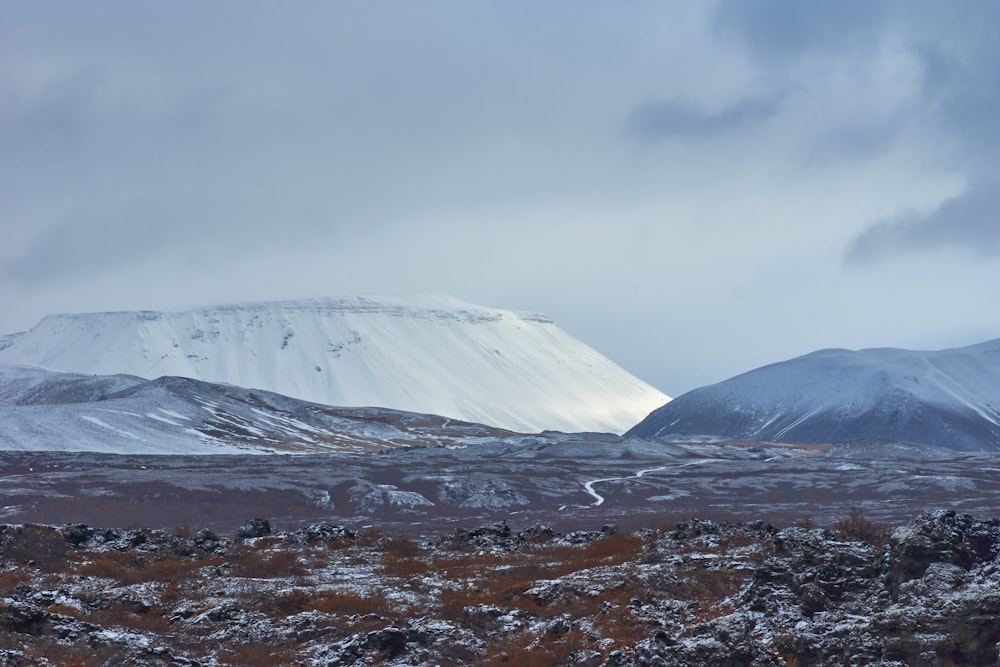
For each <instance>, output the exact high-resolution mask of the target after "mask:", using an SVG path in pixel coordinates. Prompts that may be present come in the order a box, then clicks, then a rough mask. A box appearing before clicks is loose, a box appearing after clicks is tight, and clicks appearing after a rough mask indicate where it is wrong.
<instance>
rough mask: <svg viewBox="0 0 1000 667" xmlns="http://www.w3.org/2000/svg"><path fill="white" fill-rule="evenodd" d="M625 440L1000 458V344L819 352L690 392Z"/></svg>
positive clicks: (649, 419)
mask: <svg viewBox="0 0 1000 667" xmlns="http://www.w3.org/2000/svg"><path fill="white" fill-rule="evenodd" d="M629 434H631V435H639V436H647V437H667V436H675V435H680V434H713V435H723V436H727V437H732V438H745V439H748V440H762V441H771V442H817V443H831V442H843V441H851V440H866V439H878V438H883V439H890V440H897V441H906V442H912V443H919V444H925V445H933V446H938V447H947V448H950V449H958V450H965V451H978V450H1000V339H998V340H993V341H988V342H986V343H981V344H978V345H972V346H970V347H964V348H957V349H951V350H943V351H939V352H914V351H909V350H899V349H870V350H860V351H856V352H854V351H849V350H821V351H819V352H814V353H812V354H807V355H805V356H802V357H798V358H796V359H791V360H789V361H784V362H780V363H777V364H772V365H770V366H764V367H763V368H758V369H756V370H753V371H750V372H749V373H744V374H743V375H739V376H737V377H734V378H731V379H729V380H725V381H724V382H720V383H718V384H714V385H711V386H708V387H702V388H700V389H695V390H694V391H691V392H688V393H687V394H684V395H682V396H679V397H678V398H676V399H674V400H673V401H671V402H670V403H668V404H667V405H665V406H663V407H661V408H659V409H657V410H655V411H653V413H652V414H650V415H649V416H648V417H646V419H644V420H643V421H642V422H641V423H639V424H638V425H637V426H636V427H635V428H633V429H632V430H631V431H629Z"/></svg>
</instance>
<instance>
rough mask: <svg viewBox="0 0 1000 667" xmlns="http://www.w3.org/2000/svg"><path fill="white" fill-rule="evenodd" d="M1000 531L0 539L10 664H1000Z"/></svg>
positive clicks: (258, 525)
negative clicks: (999, 662) (999, 556)
mask: <svg viewBox="0 0 1000 667" xmlns="http://www.w3.org/2000/svg"><path fill="white" fill-rule="evenodd" d="M998 554H1000V522H997V521H996V520H990V521H981V520H977V519H974V518H972V517H971V516H969V515H963V514H956V513H954V512H948V511H936V512H930V513H924V514H923V515H921V516H920V517H919V518H917V519H916V520H915V521H914V522H912V523H910V524H908V525H903V526H900V527H897V528H894V529H888V528H885V527H883V526H881V525H878V524H875V523H873V522H871V521H869V520H868V518H866V517H865V515H864V514H863V513H862V512H861V511H854V512H851V513H850V514H848V515H846V516H844V517H843V518H842V519H841V520H839V521H837V522H836V523H835V524H833V525H831V526H829V527H827V528H815V527H811V526H810V525H809V524H808V522H806V521H803V522H800V525H796V526H788V527H777V526H774V525H771V524H769V523H765V522H763V521H753V522H715V521H708V520H690V521H684V522H681V523H679V524H676V525H672V526H650V527H648V528H645V529H641V530H638V531H634V532H629V531H626V530H615V529H614V528H613V527H611V526H605V527H604V528H602V529H600V530H594V531H573V532H567V533H559V532H555V531H553V530H552V529H549V528H546V527H544V526H533V527H529V528H526V529H524V530H519V531H515V530H512V529H511V528H510V527H509V526H508V525H507V524H505V523H494V524H489V525H485V526H482V527H480V528H476V529H454V530H452V531H450V532H447V533H445V534H437V535H434V534H427V535H424V536H422V537H419V538H417V537H405V536H403V535H401V534H382V533H380V532H378V531H377V530H374V529H369V530H366V531H363V532H362V531H355V530H351V529H346V528H343V527H338V526H335V525H332V524H315V525H312V526H309V527H306V528H300V529H296V530H293V531H289V532H280V533H278V532H276V533H272V532H271V528H270V525H269V524H268V522H266V521H263V520H255V521H251V522H248V523H247V524H246V525H245V526H243V527H242V528H240V529H239V530H238V531H236V532H235V534H232V535H217V534H215V533H212V532H209V531H208V530H199V531H194V530H192V529H189V528H188V527H186V526H180V527H177V528H175V529H173V530H170V531H161V530H149V529H128V530H125V529H103V530H102V529H96V528H92V527H89V526H86V525H80V524H73V525H64V526H60V527H50V526H40V525H32V524H27V525H5V526H0V563H2V569H0V665H129V664H131V665H296V664H301V665H453V664H477V665H490V664H509V665H560V664H564V665H593V666H598V665H604V666H608V667H610V666H633V665H634V666H638V665H727V666H729V665H732V666H735V665H744V666H749V665H776V666H777V665H781V666H785V665H899V666H902V665H927V666H931V665H996V664H998V642H1000V561H998Z"/></svg>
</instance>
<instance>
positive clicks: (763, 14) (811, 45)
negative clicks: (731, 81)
mask: <svg viewBox="0 0 1000 667" xmlns="http://www.w3.org/2000/svg"><path fill="white" fill-rule="evenodd" d="M893 5H894V3H893V2H891V1H880V2H879V1H877V2H872V1H871V0H838V1H837V2H800V1H798V0H741V1H739V2H722V3H720V4H719V6H718V10H717V12H716V14H715V25H716V27H717V28H718V29H719V30H720V31H721V32H722V34H724V35H727V36H733V37H735V38H736V39H737V40H739V41H740V42H741V43H742V44H744V45H746V46H747V47H748V48H749V49H750V50H751V51H752V52H753V53H754V54H755V55H757V56H760V57H764V58H768V59H787V58H790V57H794V56H798V55H802V54H804V53H807V52H810V51H816V50H824V51H838V50H840V51H842V50H843V49H844V48H845V47H851V46H854V45H857V44H860V43H862V42H864V41H867V40H871V39H876V38H878V37H879V36H880V32H881V28H882V25H883V23H884V22H885V20H886V19H887V18H889V17H891V16H892V7H893Z"/></svg>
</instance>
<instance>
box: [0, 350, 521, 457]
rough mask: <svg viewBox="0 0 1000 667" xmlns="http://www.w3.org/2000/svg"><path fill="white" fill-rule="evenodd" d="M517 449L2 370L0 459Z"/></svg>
mask: <svg viewBox="0 0 1000 667" xmlns="http://www.w3.org/2000/svg"><path fill="white" fill-rule="evenodd" d="M508 438H513V439H514V440H517V436H514V435H513V434H511V433H509V432H507V431H503V430H500V429H496V428H492V427H488V426H483V425H480V424H469V423H466V422H460V421H456V420H452V419H449V418H447V417H438V416H435V415H421V414H414V413H408V412H401V411H398V410H388V409H384V408H334V407H330V406H325V405H317V404H315V403H308V402H306V401H300V400H297V399H293V398H288V397H287V396H281V395H279V394H273V393H270V392H264V391H254V390H250V389H243V388H241V387H233V386H231V385H222V384H212V383H209V382H202V381H199V380H192V379H189V378H178V377H161V378H158V379H156V380H152V381H149V380H143V379H142V378H138V377H134V376H127V375H116V376H89V375H74V374H69V373H56V372H52V371H45V370H41V369H38V368H29V367H25V366H11V365H6V364H0V450H5V451H72V452H81V451H90V452H110V453H116V454H237V453H240V454H247V453H250V454H254V453H309V452H372V451H380V450H384V449H392V448H396V447H407V446H413V445H424V446H464V445H474V444H477V443H480V442H484V441H489V442H491V443H495V442H499V441H505V440H506V439H508Z"/></svg>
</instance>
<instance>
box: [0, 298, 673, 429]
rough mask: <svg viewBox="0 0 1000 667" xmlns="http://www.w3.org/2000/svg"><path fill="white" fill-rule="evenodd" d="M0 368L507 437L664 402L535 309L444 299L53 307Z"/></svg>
mask: <svg viewBox="0 0 1000 667" xmlns="http://www.w3.org/2000/svg"><path fill="white" fill-rule="evenodd" d="M0 363H11V364H27V365H32V366H38V367H41V368H46V369H50V370H57V371H64V372H73V373H82V374H97V375H113V374H130V375H136V376H140V377H143V378H149V379H152V378H157V377H161V376H180V377H189V378H195V379H199V380H204V381H208V382H223V383H228V384H233V385H237V386H241V387H254V388H259V389H264V390H267V391H273V392H276V393H279V394H284V395H286V396H291V397H295V398H299V399H303V400H308V401H312V402H316V403H323V404H327V405H340V406H381V407H388V408H393V409H398V410H407V411H412V412H420V413H432V414H439V415H446V416H448V417H454V418H458V419H463V420H465V421H470V422H478V423H483V424H490V425H493V426H498V427H502V428H506V429H510V430H515V431H540V430H543V429H552V430H563V431H610V432H615V433H621V432H622V431H624V430H625V429H627V428H628V427H629V426H631V425H632V424H634V423H635V422H636V421H637V420H639V419H641V418H642V416H643V415H645V414H647V413H648V412H649V411H650V410H652V409H653V408H655V407H657V406H659V405H662V404H663V403H664V402H665V401H667V400H669V398H668V397H667V396H665V395H664V394H662V393H661V392H659V391H657V390H656V389H654V388H653V387H651V386H649V385H648V384H646V383H644V382H642V381H641V380H639V379H638V378H636V377H634V376H632V375H630V374H629V373H627V372H626V371H625V370H623V369H622V368H620V367H619V366H617V365H615V364H614V363H613V362H611V361H610V360H608V359H607V358H606V357H604V356H602V355H601V354H599V353H597V352H596V351H594V350H593V349H591V348H590V347H588V346H587V345H585V344H583V343H582V342H580V341H578V340H576V339H574V338H572V337H571V336H569V335H568V334H566V333H565V332H563V331H562V330H561V329H560V328H559V327H557V326H556V325H555V324H554V323H553V322H552V321H551V320H549V319H548V318H546V317H543V316H541V315H531V314H518V313H513V312H510V311H504V310H497V309H493V308H484V307H480V306H474V305H470V304H467V303H464V302H462V301H459V300H457V299H453V298H450V297H442V296H420V297H412V298H407V299H400V298H388V297H372V298H365V297H350V298H340V299H318V300H306V301H290V302H271V303H252V304H244V305H232V306H220V307H210V308H201V309H197V310H188V311H180V312H150V311H141V312H117V313H89V314H79V315H54V316H49V317H46V318H44V319H43V320H42V321H41V322H39V324H38V325H37V326H35V327H34V328H33V329H31V330H30V331H27V332H24V333H19V334H13V335H9V336H6V337H3V338H0Z"/></svg>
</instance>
